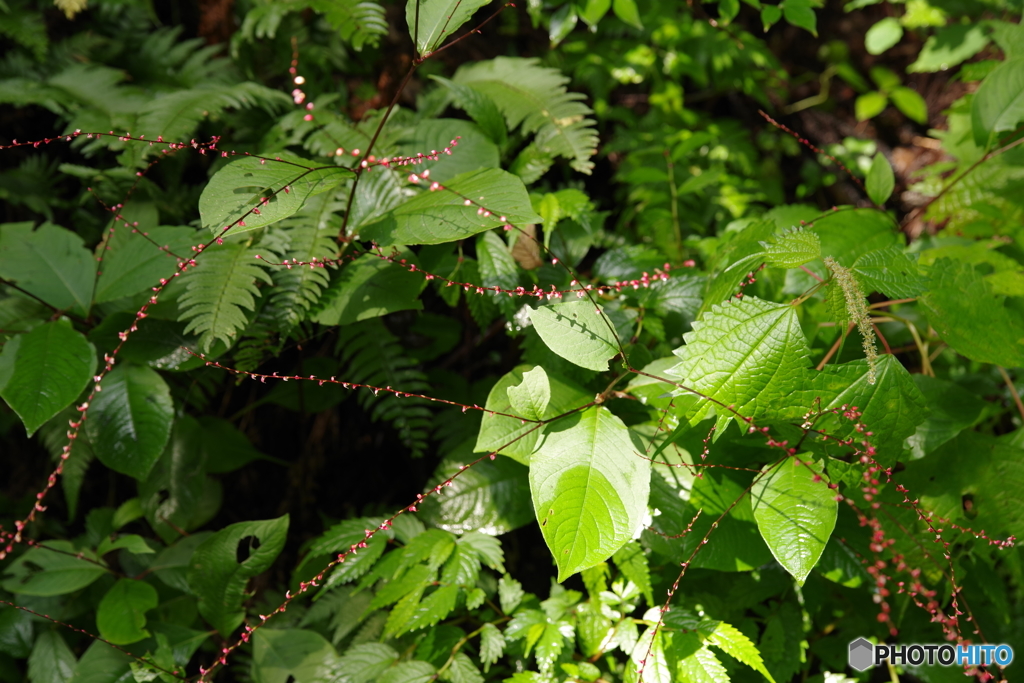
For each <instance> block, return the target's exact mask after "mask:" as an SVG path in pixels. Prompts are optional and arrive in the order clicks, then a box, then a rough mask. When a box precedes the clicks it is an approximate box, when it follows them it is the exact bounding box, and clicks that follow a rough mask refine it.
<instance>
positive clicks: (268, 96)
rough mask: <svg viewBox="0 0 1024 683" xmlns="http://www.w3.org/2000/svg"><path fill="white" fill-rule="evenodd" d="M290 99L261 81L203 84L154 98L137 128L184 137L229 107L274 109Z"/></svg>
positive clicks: (178, 138) (166, 136)
mask: <svg viewBox="0 0 1024 683" xmlns="http://www.w3.org/2000/svg"><path fill="white" fill-rule="evenodd" d="M289 103H290V100H289V99H288V96H287V95H285V94H284V93H282V92H279V91H277V90H272V89H270V88H267V87H265V86H262V85H259V84H257V83H251V82H245V83H238V84H235V85H230V86H226V85H209V84H207V85H200V86H196V87H195V88H189V89H188V90H178V91H176V92H171V93H167V94H165V95H162V96H159V97H156V98H154V99H152V100H151V101H150V102H148V103H147V104H146V105H145V106H144V107H143V108H142V110H141V111H140V112H139V123H138V125H137V126H136V127H135V130H134V131H133V132H137V133H140V134H144V135H145V136H146V137H148V138H156V137H157V136H158V135H159V136H163V138H164V139H165V140H174V141H182V140H187V139H188V138H189V137H190V136H191V134H192V132H193V131H195V129H196V126H198V125H199V122H200V121H202V120H203V119H204V118H206V117H207V116H216V115H217V114H219V113H220V112H221V111H223V110H224V109H227V108H228V107H233V108H235V109H242V108H249V107H263V108H265V109H269V110H271V111H274V110H282V109H284V108H285V107H287V106H288V104H289Z"/></svg>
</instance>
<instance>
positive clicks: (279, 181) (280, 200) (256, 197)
mask: <svg viewBox="0 0 1024 683" xmlns="http://www.w3.org/2000/svg"><path fill="white" fill-rule="evenodd" d="M264 157H265V158H257V157H248V156H247V157H243V158H241V159H236V160H235V161H232V162H231V163H229V164H228V165H227V166H224V167H222V168H221V169H220V170H219V171H217V172H216V173H214V174H213V177H212V178H210V182H209V183H207V185H206V187H205V188H204V189H203V194H202V195H201V196H200V197H199V215H200V217H201V218H202V222H203V227H204V228H206V229H207V230H209V231H210V232H212V233H214V234H215V235H220V234H221V232H222V231H223V230H224V229H225V228H226V227H228V226H231V225H233V224H234V223H235V221H239V220H241V222H240V223H238V224H237V225H233V227H232V228H231V234H236V233H239V232H244V231H246V230H254V229H256V228H262V227H265V226H267V225H271V224H273V223H276V222H277V221H279V220H281V219H283V218H287V217H288V216H291V215H292V214H294V213H295V212H296V211H298V210H299V209H301V208H302V205H303V203H304V202H305V201H306V200H307V199H309V198H310V197H312V196H313V195H316V194H319V193H321V192H324V191H326V190H329V189H331V188H333V187H336V186H337V185H338V184H339V183H340V182H341V181H342V180H344V179H345V178H346V177H352V175H353V173H352V171H351V170H350V169H345V168H341V167H339V166H328V167H317V166H315V165H313V162H311V161H309V160H307V159H303V158H301V157H297V156H295V155H293V154H286V153H284V152H279V153H276V154H274V153H270V154H266V155H264ZM250 211H252V213H249V212H250ZM257 212H258V213H257ZM197 260H198V259H197Z"/></svg>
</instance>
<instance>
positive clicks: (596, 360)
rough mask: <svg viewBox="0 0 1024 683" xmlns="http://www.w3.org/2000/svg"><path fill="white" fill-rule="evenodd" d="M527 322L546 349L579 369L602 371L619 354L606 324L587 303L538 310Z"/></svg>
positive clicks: (610, 328) (616, 340) (616, 342)
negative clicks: (531, 325) (545, 345)
mask: <svg viewBox="0 0 1024 683" xmlns="http://www.w3.org/2000/svg"><path fill="white" fill-rule="evenodd" d="M530 320H531V321H533V325H534V327H536V328H537V333H538V334H539V335H540V338H541V339H542V340H544V343H545V344H547V346H548V348H549V349H551V350H552V351H554V352H555V353H557V354H558V355H559V356H561V357H562V358H564V359H566V360H567V361H569V362H570V363H574V364H575V365H579V366H580V367H583V368H587V369H589V370H597V371H599V372H601V371H605V370H607V369H608V359H610V358H612V357H613V356H615V354H617V353H618V352H619V344H618V338H617V337H616V336H615V332H614V330H613V328H612V325H611V323H610V321H608V320H607V319H606V318H605V317H604V315H603V313H602V312H601V308H600V307H599V306H598V307H596V308H595V305H594V304H593V303H591V302H590V301H589V300H587V299H581V300H579V301H568V302H565V303H560V304H552V305H548V306H540V307H538V308H536V309H534V310H532V311H530Z"/></svg>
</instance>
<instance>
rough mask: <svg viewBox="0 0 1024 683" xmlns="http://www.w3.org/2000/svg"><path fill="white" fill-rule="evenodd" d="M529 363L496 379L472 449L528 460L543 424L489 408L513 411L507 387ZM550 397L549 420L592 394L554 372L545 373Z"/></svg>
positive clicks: (577, 405) (577, 404)
mask: <svg viewBox="0 0 1024 683" xmlns="http://www.w3.org/2000/svg"><path fill="white" fill-rule="evenodd" d="M529 368H530V366H519V367H517V368H516V369H514V370H512V371H511V372H509V373H507V374H505V375H504V376H503V377H502V378H501V379H499V380H498V381H497V382H496V383H495V385H494V386H493V387H491V391H490V393H489V394H488V395H487V403H486V404H484V409H485V411H487V412H485V413H484V415H483V418H482V420H481V422H480V432H479V434H478V435H477V440H476V445H475V446H474V447H473V452H475V453H487V452H490V451H496V452H498V453H501V454H503V455H507V456H509V457H510V458H513V459H515V460H516V461H517V462H520V463H522V464H524V465H527V464H529V462H530V455H531V454H532V453H533V452H534V450H536V446H537V442H538V440H539V439H540V435H541V433H542V430H543V427H540V428H538V427H537V425H535V424H531V423H525V424H524V423H523V422H522V421H521V420H517V419H516V418H514V417H505V416H504V415H492V414H490V413H491V412H492V411H493V412H501V413H506V414H515V413H514V410H513V408H512V404H511V403H510V402H509V397H508V389H509V388H511V387H513V386H515V385H518V384H520V383H521V382H522V379H523V375H524V373H525V372H527V371H528V369H529ZM548 385H549V387H550V395H551V400H550V401H549V402H548V408H547V411H546V412H545V414H544V419H545V420H550V419H551V418H553V417H557V416H558V415H561V414H562V413H565V412H568V411H570V410H573V409H575V408H579V407H580V406H582V405H584V404H585V403H587V402H588V401H589V400H590V399H591V398H592V397H591V396H590V395H589V394H588V393H587V392H586V391H584V390H583V389H582V388H580V387H578V386H576V385H575V384H574V383H572V382H569V381H567V380H565V379H562V378H560V377H556V376H554V375H549V376H548Z"/></svg>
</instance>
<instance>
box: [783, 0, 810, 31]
mask: <svg viewBox="0 0 1024 683" xmlns="http://www.w3.org/2000/svg"><path fill="white" fill-rule="evenodd" d="M779 6H780V7H782V16H784V17H786V21H788V22H789V23H790V24H792V25H793V26H799V27H800V28H802V29H804V30H805V31H807V32H808V33H810V34H811V35H813V36H815V37H817V35H818V18H817V17H816V16H815V14H814V10H813V9H812V8H811V3H810V1H809V0H785V2H783V3H782V4H781V5H779Z"/></svg>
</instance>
